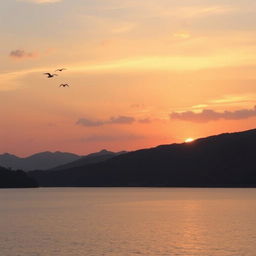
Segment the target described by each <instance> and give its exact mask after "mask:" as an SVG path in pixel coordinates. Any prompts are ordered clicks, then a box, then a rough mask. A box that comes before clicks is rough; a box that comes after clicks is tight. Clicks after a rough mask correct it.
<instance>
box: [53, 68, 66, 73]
mask: <svg viewBox="0 0 256 256" xmlns="http://www.w3.org/2000/svg"><path fill="white" fill-rule="evenodd" d="M63 70H67V69H66V68H58V69H56V70H55V72H56V71H59V72H62V71H63Z"/></svg>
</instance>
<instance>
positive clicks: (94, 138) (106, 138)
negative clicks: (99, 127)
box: [80, 134, 144, 143]
mask: <svg viewBox="0 0 256 256" xmlns="http://www.w3.org/2000/svg"><path fill="white" fill-rule="evenodd" d="M139 139H144V137H143V136H140V135H134V134H121V135H91V136H88V137H86V138H81V139H80V142H91V143H93V142H111V141H113V142H115V141H130V140H139Z"/></svg>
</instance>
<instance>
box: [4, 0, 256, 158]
mask: <svg viewBox="0 0 256 256" xmlns="http://www.w3.org/2000/svg"><path fill="white" fill-rule="evenodd" d="M0 7H1V8H0V33H1V41H0V46H1V47H0V102H1V108H0V113H1V118H2V120H1V128H0V138H1V144H0V153H4V152H10V153H13V154H17V155H19V156H27V155H29V154H32V153H35V152H39V151H45V150H51V151H56V150H61V151H69V152H74V153H78V154H86V153H90V152H95V151H97V150H101V149H103V148H107V149H109V150H113V151H119V150H134V149H138V148H145V147H151V146H156V145H159V144H167V143H168V144H170V143H173V142H183V141H184V140H186V139H187V138H190V137H191V138H198V137H204V136H207V135H211V134H217V133H222V132H234V131H241V130H247V129H252V128H254V127H255V124H256V108H255V105H256V85H255V81H256V73H255V68H256V56H255V50H256V44H255V43H256V34H255V29H256V20H255V15H256V2H255V0H237V1H231V0H214V1H209V0H205V1H199V0H183V1H180V0H158V1H155V0H147V1H138V0H122V1H118V0H107V1H106V0H105V1H104V0H63V1H61V0H19V1H18V0H17V1H15V0H8V1H6V0H0ZM58 68H66V69H67V70H65V71H63V72H62V73H61V75H59V76H56V77H55V78H54V79H48V78H47V77H46V76H45V75H43V73H45V72H50V73H53V72H54V71H55V70H56V69H58ZM63 83H68V84H69V85H70V87H69V88H60V87H59V85H60V84H63Z"/></svg>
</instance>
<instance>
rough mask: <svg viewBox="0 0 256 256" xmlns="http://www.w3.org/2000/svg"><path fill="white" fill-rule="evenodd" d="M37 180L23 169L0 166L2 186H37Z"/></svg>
mask: <svg viewBox="0 0 256 256" xmlns="http://www.w3.org/2000/svg"><path fill="white" fill-rule="evenodd" d="M35 187H38V184H37V182H36V181H35V180H34V179H33V178H32V177H29V176H28V175H27V174H26V173H25V172H23V171H11V170H8V169H6V168H4V167H0V188H35Z"/></svg>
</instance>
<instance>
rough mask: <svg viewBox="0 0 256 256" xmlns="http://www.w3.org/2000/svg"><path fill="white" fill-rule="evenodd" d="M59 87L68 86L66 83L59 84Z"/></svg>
mask: <svg viewBox="0 0 256 256" xmlns="http://www.w3.org/2000/svg"><path fill="white" fill-rule="evenodd" d="M59 87H69V85H68V84H61V85H60V86H59Z"/></svg>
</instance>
